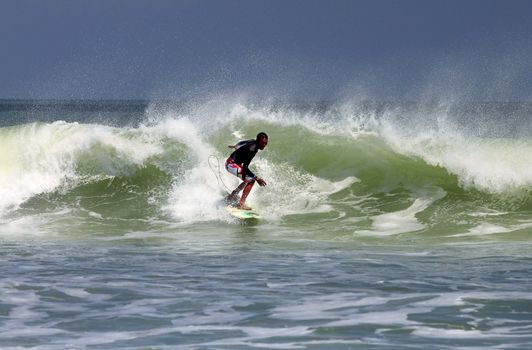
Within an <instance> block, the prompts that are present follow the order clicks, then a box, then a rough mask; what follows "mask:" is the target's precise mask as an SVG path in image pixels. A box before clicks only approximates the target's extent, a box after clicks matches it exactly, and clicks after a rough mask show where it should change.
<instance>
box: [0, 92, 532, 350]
mask: <svg viewBox="0 0 532 350" xmlns="http://www.w3.org/2000/svg"><path fill="white" fill-rule="evenodd" d="M14 106H15V107H16V108H15V107H14ZM32 106H33V107H32ZM35 106H36V107H35ZM43 106H45V107H46V108H44V107H43ZM30 107H31V108H30ZM52 107H53V104H50V105H46V104H45V105H43V104H42V103H41V104H37V105H31V104H30V102H20V101H19V102H16V101H15V102H13V101H11V102H9V103H7V102H4V104H3V109H2V111H1V113H2V116H3V118H4V125H5V126H4V127H2V128H0V144H1V145H2V148H3V149H4V150H5V152H3V153H2V155H0V180H1V181H0V210H1V216H0V266H1V267H0V296H1V299H0V345H1V346H0V347H1V348H2V349H21V348H35V349H66V348H68V349H115V348H134V349H145V348H148V349H164V348H168V349H175V348H196V349H239V348H242V349H247V348H280V349H297V348H309V349H311V348H314V349H327V348H330V349H342V348H345V349H351V348H360V349H384V348H394V349H400V348H409V349H412V348H417V349H427V348H434V349H460V348H463V349H486V348H497V349H499V348H504V349H524V348H527V347H528V346H529V345H528V344H529V343H530V342H531V340H532V339H531V338H532V336H531V334H532V332H531V331H532V294H531V293H530V290H532V288H531V287H532V286H531V284H532V283H531V279H530V272H531V268H530V263H531V261H532V256H531V255H530V253H529V251H530V236H531V232H532V201H531V199H530V192H529V190H528V188H529V186H530V183H531V182H532V166H531V165H530V164H532V162H530V159H528V158H529V154H532V152H530V151H531V150H532V149H531V145H532V143H531V142H530V139H529V133H528V131H527V130H528V124H527V122H526V118H522V115H523V113H525V112H526V110H527V108H529V107H527V106H526V105H524V106H517V107H516V106H515V105H512V106H508V105H496V106H486V105H484V106H482V108H480V107H478V106H476V107H474V108H473V107H472V106H466V107H468V108H465V107H464V106H462V107H461V109H452V108H444V107H442V106H432V108H430V109H423V107H420V106H417V107H415V108H414V107H412V106H406V107H405V106H391V105H390V106H387V105H371V104H369V105H368V104H364V105H356V104H354V105H353V104H351V105H341V106H339V105H329V106H314V107H308V106H307V107H305V106H303V107H302V106H296V105H292V106H284V107H282V106H267V107H265V106H261V107H257V106H253V105H246V104H244V103H232V104H231V103H225V102H224V103H223V104H220V103H219V102H216V103H215V102H208V103H201V104H199V105H194V106H187V105H185V106H182V105H181V106H172V105H170V106H169V105H164V106H160V105H157V104H146V105H142V104H139V102H135V103H131V104H127V103H125V105H122V104H116V103H114V104H111V107H110V105H109V103H107V104H105V103H102V104H101V105H99V106H94V105H91V104H89V105H86V104H76V103H74V104H62V105H61V106H59V107H55V108H52ZM523 111H525V112H523ZM525 114H526V113H525ZM421 115H422V116H423V118H421V117H420V116H421ZM23 116H25V117H23ZM502 119H504V120H506V121H507V122H508V124H507V125H509V126H511V127H508V128H506V129H504V130H503V129H501V128H500V127H499V126H500V125H502V124H501V123H502V122H501V120H502ZM17 121H18V122H17ZM258 131H266V132H268V134H269V135H270V144H269V146H268V148H267V149H266V150H265V151H264V152H260V153H259V154H258V155H257V159H256V160H255V161H254V163H253V165H254V167H255V170H256V172H257V173H259V174H260V175H261V176H262V177H264V178H265V179H266V180H267V181H268V184H269V185H268V186H267V187H266V188H256V189H253V192H252V195H251V197H250V200H249V202H250V204H251V205H253V206H255V207H257V208H258V210H259V212H260V214H261V215H262V216H263V219H262V220H260V221H253V222H245V223H242V222H239V221H237V220H234V219H232V218H231V217H229V216H228V215H227V213H226V212H225V210H224V208H223V206H221V205H220V199H221V198H222V196H223V192H224V190H226V188H225V187H228V188H232V187H233V186H236V184H237V182H236V181H235V179H233V178H231V177H230V176H229V175H228V174H226V173H224V172H223V171H220V170H219V165H218V162H223V159H224V158H225V157H226V156H227V155H228V151H227V145H228V144H231V143H234V142H235V141H236V140H238V139H241V138H250V137H253V136H254V135H255V134H256V132H258ZM222 170H223V169H222Z"/></svg>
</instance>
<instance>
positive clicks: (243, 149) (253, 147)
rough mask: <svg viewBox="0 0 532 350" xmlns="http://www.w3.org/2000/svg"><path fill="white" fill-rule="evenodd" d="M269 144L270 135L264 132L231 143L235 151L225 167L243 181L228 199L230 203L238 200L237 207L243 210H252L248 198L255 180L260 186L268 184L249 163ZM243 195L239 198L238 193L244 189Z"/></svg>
mask: <svg viewBox="0 0 532 350" xmlns="http://www.w3.org/2000/svg"><path fill="white" fill-rule="evenodd" d="M267 145H268V135H266V133H264V132H260V133H258V134H257V138H256V139H255V140H246V141H240V142H238V143H237V144H236V145H231V146H229V148H232V149H234V150H235V151H234V152H233V153H231V155H230V156H229V158H227V161H226V162H225V169H227V171H228V172H230V173H231V174H233V175H235V176H236V177H238V178H240V179H242V180H243V181H242V183H241V184H240V185H238V187H237V188H235V190H234V191H233V192H231V193H230V194H229V195H228V196H227V198H226V201H227V202H228V203H236V202H237V201H238V205H237V208H239V209H243V210H251V208H250V207H248V206H246V198H247V197H248V195H249V192H250V191H251V189H252V188H253V185H254V184H255V182H257V183H258V184H259V185H260V186H266V181H264V180H263V179H261V178H260V177H257V176H256V175H255V174H253V172H252V171H251V170H249V163H251V160H252V159H253V157H255V155H256V154H257V152H258V151H259V150H263V149H264V148H265V147H266V146H267ZM242 190H244V191H243V192H242V197H241V198H240V200H238V193H240V191H242Z"/></svg>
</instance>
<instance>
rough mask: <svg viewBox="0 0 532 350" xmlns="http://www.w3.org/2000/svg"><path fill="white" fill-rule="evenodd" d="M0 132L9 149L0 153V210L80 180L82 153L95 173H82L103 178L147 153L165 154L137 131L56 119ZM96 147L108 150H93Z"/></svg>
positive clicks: (138, 161) (125, 168)
mask: <svg viewBox="0 0 532 350" xmlns="http://www.w3.org/2000/svg"><path fill="white" fill-rule="evenodd" d="M1 132H2V138H1V142H2V143H1V146H2V148H3V149H9V150H10V151H9V152H3V153H2V154H1V155H0V211H5V210H6V209H9V208H15V209H16V208H17V207H18V206H19V205H20V204H21V203H23V202H24V201H26V200H27V199H28V198H30V197H31V196H33V195H35V194H39V193H46V192H50V191H53V190H56V189H58V188H60V186H62V185H66V184H67V183H68V182H76V181H82V180H83V177H80V176H79V174H77V173H76V167H78V166H83V165H84V164H82V163H80V161H81V159H82V158H81V157H82V156H83V155H85V156H87V155H88V159H89V160H90V159H93V162H92V164H90V166H91V167H93V169H92V174H91V173H90V172H89V173H86V174H84V175H83V176H84V177H87V176H91V175H94V176H100V177H101V176H102V175H103V176H105V175H109V176H115V175H120V174H124V173H127V172H128V170H129V168H130V167H131V165H136V166H140V165H142V164H143V162H144V161H145V160H146V159H147V158H148V157H150V156H153V155H154V154H158V153H160V152H162V148H161V147H160V145H158V144H156V143H150V142H149V141H147V140H145V139H143V138H142V137H131V136H130V133H131V132H133V131H131V130H129V129H117V128H112V127H107V126H103V125H84V124H78V123H66V122H61V121H58V122H54V123H51V124H38V123H34V124H28V125H22V126H17V127H11V128H4V129H2V130H1ZM93 147H100V148H101V149H103V150H105V149H107V150H109V151H108V152H106V151H101V150H100V151H96V152H93V153H91V150H92V149H93ZM91 157H92V158H91ZM86 160H87V159H86ZM86 160H85V161H86ZM89 170H90V169H89Z"/></svg>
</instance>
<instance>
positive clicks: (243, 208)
mask: <svg viewBox="0 0 532 350" xmlns="http://www.w3.org/2000/svg"><path fill="white" fill-rule="evenodd" d="M237 208H238V209H241V210H251V208H250V207H248V206H247V205H245V204H239V205H238V207H237Z"/></svg>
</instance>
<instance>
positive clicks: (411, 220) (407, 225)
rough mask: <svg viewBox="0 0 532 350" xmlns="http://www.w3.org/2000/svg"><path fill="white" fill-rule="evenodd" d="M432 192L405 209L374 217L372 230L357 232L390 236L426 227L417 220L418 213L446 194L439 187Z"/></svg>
mask: <svg viewBox="0 0 532 350" xmlns="http://www.w3.org/2000/svg"><path fill="white" fill-rule="evenodd" d="M431 192H433V193H431V194H427V195H425V196H424V197H421V198H416V199H415V200H414V202H413V203H412V204H411V205H410V206H409V207H408V208H406V209H404V210H399V211H396V212H392V213H386V214H381V215H377V216H374V217H372V218H371V219H372V220H373V223H372V230H360V231H356V234H359V235H378V236H389V235H396V234H400V233H405V232H415V231H419V230H422V229H424V228H425V225H424V224H422V223H420V222H419V221H418V220H417V218H416V214H417V213H420V212H422V211H423V210H425V209H427V208H428V207H429V206H430V205H431V204H432V203H434V202H435V201H436V200H438V199H441V198H443V197H444V196H445V195H446V193H445V191H443V190H442V189H439V188H437V189H435V190H432V191H431Z"/></svg>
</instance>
